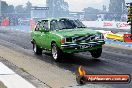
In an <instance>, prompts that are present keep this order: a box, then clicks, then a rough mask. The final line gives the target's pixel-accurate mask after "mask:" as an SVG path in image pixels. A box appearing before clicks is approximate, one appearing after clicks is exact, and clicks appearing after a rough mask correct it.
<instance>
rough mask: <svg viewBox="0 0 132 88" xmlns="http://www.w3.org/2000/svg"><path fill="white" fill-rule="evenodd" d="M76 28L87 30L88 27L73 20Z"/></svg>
mask: <svg viewBox="0 0 132 88" xmlns="http://www.w3.org/2000/svg"><path fill="white" fill-rule="evenodd" d="M71 22H72V23H73V24H74V26H75V27H76V28H86V26H85V25H84V24H83V23H82V22H81V21H80V20H71Z"/></svg>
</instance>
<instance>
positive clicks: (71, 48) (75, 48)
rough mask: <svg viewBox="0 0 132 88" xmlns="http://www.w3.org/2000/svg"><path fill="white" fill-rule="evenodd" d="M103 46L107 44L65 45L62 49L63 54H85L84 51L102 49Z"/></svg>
mask: <svg viewBox="0 0 132 88" xmlns="http://www.w3.org/2000/svg"><path fill="white" fill-rule="evenodd" d="M103 44H105V41H98V42H88V43H79V44H64V45H61V49H62V51H63V52H66V53H75V52H84V51H91V50H95V49H98V48H102V45H103Z"/></svg>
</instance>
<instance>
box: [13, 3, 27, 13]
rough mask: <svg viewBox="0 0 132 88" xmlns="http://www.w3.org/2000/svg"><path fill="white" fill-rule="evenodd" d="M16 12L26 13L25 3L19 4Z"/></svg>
mask: <svg viewBox="0 0 132 88" xmlns="http://www.w3.org/2000/svg"><path fill="white" fill-rule="evenodd" d="M15 11H16V13H25V10H24V7H23V5H18V6H16V7H15Z"/></svg>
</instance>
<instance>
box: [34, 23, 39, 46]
mask: <svg viewBox="0 0 132 88" xmlns="http://www.w3.org/2000/svg"><path fill="white" fill-rule="evenodd" d="M40 30H41V28H40V23H38V24H37V25H36V27H35V32H34V40H35V43H36V44H37V45H38V46H39V47H41V41H40V39H41V31H40Z"/></svg>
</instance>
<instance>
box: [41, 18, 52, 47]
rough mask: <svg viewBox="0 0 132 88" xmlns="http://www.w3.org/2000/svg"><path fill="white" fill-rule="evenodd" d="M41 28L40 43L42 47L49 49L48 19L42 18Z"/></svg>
mask: <svg viewBox="0 0 132 88" xmlns="http://www.w3.org/2000/svg"><path fill="white" fill-rule="evenodd" d="M41 28H42V30H44V31H43V32H41V45H42V48H44V49H49V46H50V41H49V21H48V20H43V21H42V22H41Z"/></svg>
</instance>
